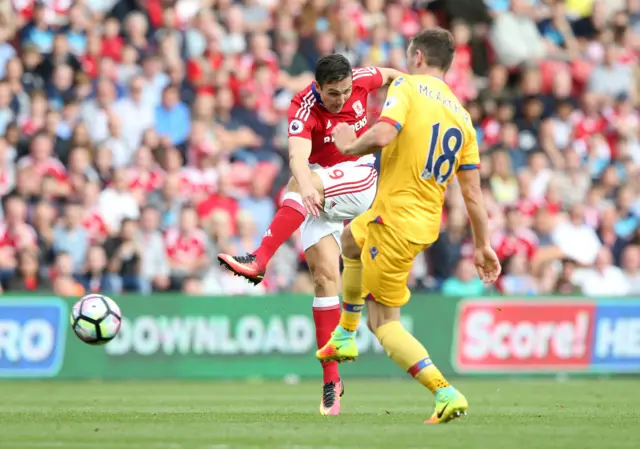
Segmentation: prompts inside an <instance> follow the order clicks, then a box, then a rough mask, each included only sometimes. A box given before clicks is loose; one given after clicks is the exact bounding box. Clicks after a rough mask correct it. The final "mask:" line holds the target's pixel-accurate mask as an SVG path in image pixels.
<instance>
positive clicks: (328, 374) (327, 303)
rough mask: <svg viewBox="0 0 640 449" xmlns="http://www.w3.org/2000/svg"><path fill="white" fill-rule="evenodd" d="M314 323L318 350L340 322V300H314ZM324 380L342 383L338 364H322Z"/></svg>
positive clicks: (333, 297) (334, 298)
mask: <svg viewBox="0 0 640 449" xmlns="http://www.w3.org/2000/svg"><path fill="white" fill-rule="evenodd" d="M313 322H314V323H315V325H316V342H317V343H318V349H320V348H321V347H323V346H324V345H325V344H326V343H327V342H328V341H329V338H331V332H333V331H334V330H335V328H336V326H338V323H339V322H340V299H339V298H338V297H337V296H332V297H328V298H313ZM322 378H323V380H324V383H325V384H326V383H328V382H336V383H338V382H339V381H340V374H339V373H338V362H322Z"/></svg>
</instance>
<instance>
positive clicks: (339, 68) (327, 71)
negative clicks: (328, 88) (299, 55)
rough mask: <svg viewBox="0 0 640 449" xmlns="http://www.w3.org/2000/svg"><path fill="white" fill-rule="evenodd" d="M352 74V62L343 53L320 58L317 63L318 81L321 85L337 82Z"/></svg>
mask: <svg viewBox="0 0 640 449" xmlns="http://www.w3.org/2000/svg"><path fill="white" fill-rule="evenodd" d="M350 76H352V69H351V63H350V62H349V60H348V59H347V58H345V57H344V56H342V55H329V56H325V57H323V58H320V59H319V60H318V62H317V64H316V82H317V83H318V84H319V85H320V86H324V85H325V84H327V83H336V82H339V81H342V80H344V79H346V78H348V77H350Z"/></svg>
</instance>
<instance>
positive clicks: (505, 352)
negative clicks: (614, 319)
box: [452, 299, 595, 373]
mask: <svg viewBox="0 0 640 449" xmlns="http://www.w3.org/2000/svg"><path fill="white" fill-rule="evenodd" d="M594 316H595V304H593V303H591V302H588V301H575V302H574V301H566V300H564V301H563V300H560V301H558V300H557V299H556V300H552V299H551V300H548V301H547V300H543V301H530V300H528V301H524V300H517V299H515V300H514V299H510V300H508V301H461V302H460V303H459V306H458V313H457V325H456V326H455V327H454V333H455V335H454V344H453V346H452V362H453V366H454V367H455V369H456V370H457V371H458V372H460V373H472V372H479V373H481V372H482V373H492V372H494V373H504V372H518V373H525V372H530V373H535V372H544V371H582V370H586V369H588V364H589V359H590V348H591V341H592V340H593V327H594V326H593V323H594Z"/></svg>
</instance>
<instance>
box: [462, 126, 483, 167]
mask: <svg viewBox="0 0 640 449" xmlns="http://www.w3.org/2000/svg"><path fill="white" fill-rule="evenodd" d="M468 136H469V137H467V140H466V141H465V144H464V147H462V154H461V155H460V165H459V166H458V171H460V170H474V169H476V168H480V150H479V149H478V139H477V138H476V131H475V130H474V129H472V130H471V132H469V133H468Z"/></svg>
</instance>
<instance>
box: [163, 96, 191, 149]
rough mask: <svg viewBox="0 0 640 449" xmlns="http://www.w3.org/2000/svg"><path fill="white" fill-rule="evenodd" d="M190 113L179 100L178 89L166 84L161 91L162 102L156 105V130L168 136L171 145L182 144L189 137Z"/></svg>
mask: <svg viewBox="0 0 640 449" xmlns="http://www.w3.org/2000/svg"><path fill="white" fill-rule="evenodd" d="M190 119H191V117H190V113H189V109H188V108H187V106H186V105H185V104H184V103H182V102H181V101H180V97H179V94H178V89H177V88H176V87H175V86H167V87H166V88H165V89H164V91H163V92H162V104H161V105H160V106H157V107H156V111H155V122H156V128H155V129H156V132H157V133H158V135H159V136H165V137H168V138H169V141H170V142H171V144H172V145H176V146H180V145H183V144H184V143H185V142H186V140H187V138H188V137H189V127H190Z"/></svg>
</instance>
